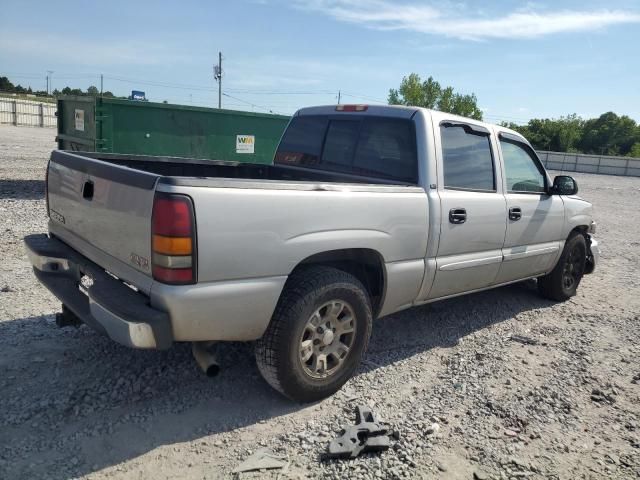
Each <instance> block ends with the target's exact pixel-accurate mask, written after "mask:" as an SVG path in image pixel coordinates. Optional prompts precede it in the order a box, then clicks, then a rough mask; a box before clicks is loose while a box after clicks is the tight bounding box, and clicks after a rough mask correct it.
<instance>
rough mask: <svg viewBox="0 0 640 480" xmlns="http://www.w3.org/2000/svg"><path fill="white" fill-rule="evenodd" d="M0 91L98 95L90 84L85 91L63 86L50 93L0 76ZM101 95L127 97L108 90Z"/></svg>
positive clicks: (50, 95)
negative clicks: (16, 83)
mask: <svg viewBox="0 0 640 480" xmlns="http://www.w3.org/2000/svg"><path fill="white" fill-rule="evenodd" d="M0 92H7V93H16V94H19V95H35V96H36V97H48V98H53V97H58V96H60V95H76V96H78V97H97V96H98V95H100V90H98V87H96V86H94V85H91V86H90V87H89V88H87V90H86V91H84V90H82V89H81V88H71V87H64V88H63V89H62V90H58V89H57V88H56V89H54V90H53V91H52V92H51V93H50V94H49V93H47V92H46V91H45V90H33V89H32V88H31V86H27V87H23V86H22V85H20V84H18V85H14V84H13V83H12V82H11V81H10V80H9V78H7V77H0ZM102 96H103V97H111V98H127V97H118V96H116V95H114V94H113V93H112V92H110V91H106V92H102Z"/></svg>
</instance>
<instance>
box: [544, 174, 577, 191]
mask: <svg viewBox="0 0 640 480" xmlns="http://www.w3.org/2000/svg"><path fill="white" fill-rule="evenodd" d="M551 193H552V194H554V195H575V194H576V193H578V182H576V181H575V180H574V178H573V177H570V176H569V175H558V176H557V177H556V178H554V179H553V187H551Z"/></svg>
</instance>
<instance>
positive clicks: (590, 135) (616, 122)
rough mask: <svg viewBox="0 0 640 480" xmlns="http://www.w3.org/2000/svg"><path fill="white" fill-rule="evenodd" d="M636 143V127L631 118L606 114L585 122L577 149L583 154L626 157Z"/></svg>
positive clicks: (638, 139) (637, 139) (610, 113)
mask: <svg viewBox="0 0 640 480" xmlns="http://www.w3.org/2000/svg"><path fill="white" fill-rule="evenodd" d="M638 141H640V138H638V126H637V125H636V122H635V121H634V120H633V119H632V118H629V117H627V116H626V115H622V116H618V115H616V114H615V113H613V112H607V113H603V114H602V115H600V117H598V118H592V119H591V120H587V121H586V122H585V124H584V132H583V134H582V138H581V140H580V142H579V148H580V150H582V152H584V153H595V154H601V155H626V154H627V153H629V152H630V151H631V148H632V147H633V145H634V144H635V143H636V142H638Z"/></svg>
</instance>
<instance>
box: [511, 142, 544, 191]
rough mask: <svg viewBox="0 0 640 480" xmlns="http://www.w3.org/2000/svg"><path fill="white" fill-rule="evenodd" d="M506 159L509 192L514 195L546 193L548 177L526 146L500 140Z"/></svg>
mask: <svg viewBox="0 0 640 480" xmlns="http://www.w3.org/2000/svg"><path fill="white" fill-rule="evenodd" d="M500 148H501V149H502V158H503V159H504V169H505V176H506V178H507V191H508V192H512V193H544V192H546V177H545V175H544V172H543V170H542V169H541V168H540V165H539V163H538V161H537V159H536V158H534V154H533V152H530V151H529V149H528V148H527V147H525V146H524V145H522V144H520V143H517V142H511V141H508V140H505V139H500Z"/></svg>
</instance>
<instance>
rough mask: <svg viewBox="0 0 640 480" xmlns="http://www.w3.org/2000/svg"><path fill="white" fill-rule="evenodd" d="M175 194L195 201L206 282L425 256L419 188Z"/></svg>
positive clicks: (200, 260) (187, 190)
mask: <svg viewBox="0 0 640 480" xmlns="http://www.w3.org/2000/svg"><path fill="white" fill-rule="evenodd" d="M173 188H176V189H177V190H176V191H180V192H181V193H185V194H187V195H189V196H191V198H192V199H193V201H194V205H195V212H196V225H197V234H198V237H197V243H198V281H199V282H216V281H222V280H237V279H248V278H259V277H269V276H279V275H288V274H289V273H291V271H292V270H293V269H294V268H295V267H296V265H298V264H299V263H300V262H301V261H302V260H304V259H305V258H307V257H309V256H311V255H314V254H317V253H321V252H326V251H331V250H339V249H346V248H369V249H373V250H376V251H377V252H379V253H380V254H381V255H382V257H383V259H384V262H385V263H387V264H388V263H395V262H402V261H410V260H420V261H422V260H423V259H424V256H425V252H426V247H427V225H428V211H427V197H426V194H425V192H424V190H423V189H422V188H419V187H386V186H371V187H370V188H362V187H357V188H351V187H350V186H348V185H334V186H332V187H330V188H331V190H329V191H327V190H300V189H296V188H290V189H287V188H286V186H284V188H281V189H262V188H210V187H173ZM418 287H419V285H418V286H416V288H418Z"/></svg>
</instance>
